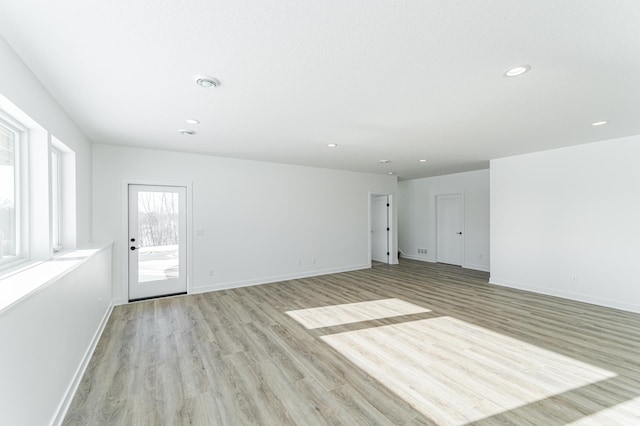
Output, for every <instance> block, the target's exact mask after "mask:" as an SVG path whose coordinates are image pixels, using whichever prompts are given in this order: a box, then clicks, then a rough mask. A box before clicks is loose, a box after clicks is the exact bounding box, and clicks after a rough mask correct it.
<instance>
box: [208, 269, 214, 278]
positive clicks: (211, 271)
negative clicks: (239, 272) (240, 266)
mask: <svg viewBox="0 0 640 426" xmlns="http://www.w3.org/2000/svg"><path fill="white" fill-rule="evenodd" d="M214 273H215V272H214V270H213V269H209V276H210V277H212V276H213V275H214Z"/></svg>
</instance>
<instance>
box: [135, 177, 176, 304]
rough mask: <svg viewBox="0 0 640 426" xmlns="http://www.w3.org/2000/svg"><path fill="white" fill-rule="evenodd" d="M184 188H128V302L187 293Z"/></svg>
mask: <svg viewBox="0 0 640 426" xmlns="http://www.w3.org/2000/svg"><path fill="white" fill-rule="evenodd" d="M186 198H187V189H186V188H185V187H181V186H156V185H129V239H128V241H127V246H126V247H127V250H128V252H129V300H138V299H145V298H149V297H157V296H165V295H170V294H180V293H186V292H187V273H186V271H187V245H186V238H187V221H186V212H187V200H186Z"/></svg>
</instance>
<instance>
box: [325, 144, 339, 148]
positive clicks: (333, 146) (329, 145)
mask: <svg viewBox="0 0 640 426" xmlns="http://www.w3.org/2000/svg"><path fill="white" fill-rule="evenodd" d="M327 146H328V147H329V148H336V147H337V146H338V144H337V143H329V144H327Z"/></svg>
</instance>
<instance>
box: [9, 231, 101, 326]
mask: <svg viewBox="0 0 640 426" xmlns="http://www.w3.org/2000/svg"><path fill="white" fill-rule="evenodd" d="M108 247H111V243H108V244H99V245H92V246H89V247H87V248H82V249H76V250H70V251H61V252H59V253H56V255H55V257H53V258H51V259H50V260H47V261H44V262H33V263H27V264H26V265H25V264H23V265H20V266H21V269H20V270H19V271H17V272H13V273H11V274H9V275H8V276H6V277H4V278H2V279H0V315H2V314H4V313H5V312H6V311H8V310H9V309H10V308H11V307H13V306H15V305H17V304H19V303H21V302H23V301H25V300H27V299H28V298H30V297H31V296H33V295H34V294H36V293H38V292H40V291H42V290H44V289H45V288H47V287H48V286H49V285H50V284H52V283H54V282H56V281H58V280H60V279H61V278H62V277H64V276H65V275H67V274H68V273H70V272H71V271H73V270H75V269H76V268H78V267H79V266H80V265H82V264H83V263H85V262H87V261H88V260H89V259H91V258H92V257H93V256H95V255H96V254H97V253H99V252H101V251H102V250H105V249H107V248H108Z"/></svg>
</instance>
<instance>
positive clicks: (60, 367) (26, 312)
mask: <svg viewBox="0 0 640 426" xmlns="http://www.w3.org/2000/svg"><path fill="white" fill-rule="evenodd" d="M69 261H70V262H75V258H73V257H72V258H70V259H69ZM53 262H56V263H60V262H65V260H64V259H62V260H57V261H53ZM45 266H46V265H43V267H45ZM36 268H38V267H36ZM111 281H112V280H111V247H110V246H108V247H106V248H104V249H102V250H100V251H99V252H98V253H97V254H95V255H93V257H92V258H90V259H89V260H86V262H85V263H83V264H82V265H80V266H78V267H77V268H76V269H74V270H72V271H71V272H68V273H67V274H66V275H63V276H61V277H60V278H58V279H56V280H55V281H54V282H51V283H49V284H48V285H45V286H44V288H42V289H41V290H40V291H37V292H35V293H34V294H32V295H30V296H28V297H27V298H26V299H24V300H22V301H20V302H17V303H16V304H15V305H13V306H10V307H9V308H7V309H5V310H3V311H1V312H0V342H1V343H0V345H1V348H2V349H1V350H0V377H1V378H2V379H1V380H0V424H2V425H15V426H21V425H25V426H26V425H47V424H51V423H54V421H55V423H58V422H59V421H60V420H62V419H61V417H62V416H63V415H64V411H65V409H66V406H67V404H68V403H69V402H70V398H71V397H72V396H73V394H72V391H73V390H74V388H75V386H77V383H78V380H79V379H80V375H81V373H82V367H84V364H83V363H85V362H86V361H88V359H89V356H90V355H91V352H92V350H93V347H94V345H95V343H96V341H97V338H98V331H99V330H101V329H102V325H103V324H104V322H105V320H106V315H107V314H108V313H109V312H110V310H109V308H110V302H111ZM1 284H2V283H0V285H1Z"/></svg>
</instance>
